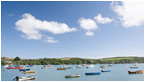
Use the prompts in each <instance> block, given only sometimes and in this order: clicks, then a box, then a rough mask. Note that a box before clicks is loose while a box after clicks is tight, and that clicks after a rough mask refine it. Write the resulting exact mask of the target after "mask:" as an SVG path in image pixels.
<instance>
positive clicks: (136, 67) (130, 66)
mask: <svg viewBox="0 0 145 82" xmlns="http://www.w3.org/2000/svg"><path fill="white" fill-rule="evenodd" d="M130 68H138V67H137V66H130Z"/></svg>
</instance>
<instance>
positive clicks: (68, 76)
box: [65, 74, 81, 78]
mask: <svg viewBox="0 0 145 82" xmlns="http://www.w3.org/2000/svg"><path fill="white" fill-rule="evenodd" d="M80 76H81V75H80V74H75V75H65V78H76V77H80Z"/></svg>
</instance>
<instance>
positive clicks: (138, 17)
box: [1, 1, 144, 59]
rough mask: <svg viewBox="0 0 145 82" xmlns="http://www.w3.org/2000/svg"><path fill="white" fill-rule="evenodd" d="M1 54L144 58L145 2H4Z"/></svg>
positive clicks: (24, 56) (42, 56) (24, 57)
mask: <svg viewBox="0 0 145 82" xmlns="http://www.w3.org/2000/svg"><path fill="white" fill-rule="evenodd" d="M1 51H2V52H1V56H2V57H10V58H14V57H16V56H18V57H20V58H23V59H37V58H44V57H47V58H63V57H80V58H92V59H98V58H106V57H118V56H119V57H120V56H121V57H122V56H141V57H142V56H144V2H141V1H136V2H135V1H123V2H116V1H115V2H111V1H68V2H67V1H54V2H53V1H2V2H1Z"/></svg>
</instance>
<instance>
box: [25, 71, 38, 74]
mask: <svg viewBox="0 0 145 82" xmlns="http://www.w3.org/2000/svg"><path fill="white" fill-rule="evenodd" d="M35 72H36V71H24V72H23V73H24V74H26V73H35Z"/></svg>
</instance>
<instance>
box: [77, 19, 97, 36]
mask: <svg viewBox="0 0 145 82" xmlns="http://www.w3.org/2000/svg"><path fill="white" fill-rule="evenodd" d="M78 22H79V24H80V26H81V28H83V29H85V30H87V31H91V30H95V29H97V28H98V26H97V24H96V22H95V21H94V20H92V19H85V18H80V19H79V21H78ZM86 35H94V33H93V32H91V33H88V32H86Z"/></svg>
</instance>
